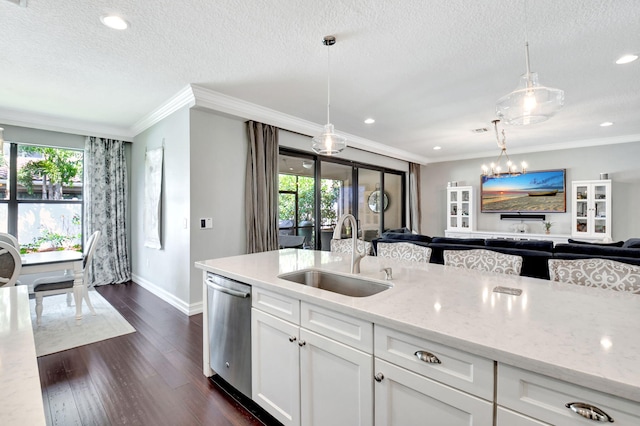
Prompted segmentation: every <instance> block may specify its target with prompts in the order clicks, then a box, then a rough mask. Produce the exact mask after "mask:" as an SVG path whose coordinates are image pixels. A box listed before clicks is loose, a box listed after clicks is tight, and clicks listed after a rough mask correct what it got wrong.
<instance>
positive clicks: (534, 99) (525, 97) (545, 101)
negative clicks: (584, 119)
mask: <svg viewBox="0 0 640 426" xmlns="http://www.w3.org/2000/svg"><path fill="white" fill-rule="evenodd" d="M524 9H525V10H524V16H525V25H524V27H525V43H524V54H525V62H526V67H527V68H526V72H525V73H524V74H523V75H522V76H521V77H520V83H519V84H518V87H516V89H515V90H514V91H513V92H511V93H509V94H508V95H505V96H503V97H501V98H500V99H498V102H497V103H496V114H497V115H498V117H499V118H501V119H502V120H503V121H504V122H505V123H506V124H513V125H516V126H526V125H528V124H535V123H540V122H542V121H545V120H548V119H549V118H550V117H552V116H553V115H555V113H556V112H558V111H559V110H560V108H562V106H563V105H564V91H563V90H560V89H554V88H551V87H545V86H541V85H540V83H539V82H538V74H537V73H535V72H531V68H530V65H529V41H528V40H527V38H528V37H527V25H526V20H527V4H526V0H525V4H524Z"/></svg>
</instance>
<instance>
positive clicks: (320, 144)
mask: <svg viewBox="0 0 640 426" xmlns="http://www.w3.org/2000/svg"><path fill="white" fill-rule="evenodd" d="M322 44H324V45H325V46H327V124H325V125H324V131H323V132H322V134H320V135H319V136H316V137H314V138H313V139H312V141H313V146H312V149H313V151H314V152H316V153H317V154H322V155H334V154H339V153H340V152H342V151H343V150H344V149H345V148H346V147H347V138H345V137H344V136H341V135H339V134H337V133H336V132H335V129H334V127H333V124H331V120H330V115H329V110H330V108H331V79H330V73H329V65H330V61H329V59H330V58H329V47H330V46H333V45H334V44H336V38H335V37H334V36H330V35H329V36H325V38H324V39H323V41H322Z"/></svg>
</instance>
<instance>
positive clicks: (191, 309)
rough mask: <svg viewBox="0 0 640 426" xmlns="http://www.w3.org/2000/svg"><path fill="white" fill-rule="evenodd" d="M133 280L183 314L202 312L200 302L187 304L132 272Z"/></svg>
mask: <svg viewBox="0 0 640 426" xmlns="http://www.w3.org/2000/svg"><path fill="white" fill-rule="evenodd" d="M132 279H133V281H134V282H135V283H136V284H138V285H139V286H140V287H142V288H144V289H146V290H149V291H150V292H151V293H153V294H154V295H156V296H158V297H159V298H160V299H162V300H164V301H165V302H167V303H168V304H170V305H171V306H173V307H174V308H176V309H177V310H179V311H180V312H182V313H183V314H185V315H189V316H191V315H195V314H199V313H202V310H203V304H202V302H197V303H192V304H188V303H186V302H185V301H184V300H182V299H179V298H177V297H176V296H175V295H173V294H171V293H169V292H168V291H167V290H165V289H163V288H160V287H158V286H157V285H156V284H154V283H152V282H151V281H148V280H145V279H144V278H142V277H141V276H139V275H136V274H132Z"/></svg>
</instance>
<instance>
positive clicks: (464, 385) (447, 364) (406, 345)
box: [374, 325, 494, 401]
mask: <svg viewBox="0 0 640 426" xmlns="http://www.w3.org/2000/svg"><path fill="white" fill-rule="evenodd" d="M374 334H375V339H374V342H375V343H374V353H375V356H376V357H378V358H382V359H385V360H387V361H389V362H391V363H394V364H396V365H399V366H401V367H404V368H406V369H408V370H411V371H414V372H416V373H418V374H421V375H423V376H426V377H429V378H431V379H433V380H437V381H439V382H441V383H444V384H447V385H449V386H452V387H454V388H457V389H460V390H462V391H465V392H469V393H471V394H473V395H476V396H479V397H480V398H484V399H486V400H489V401H493V383H494V381H493V360H490V359H487V358H483V357H479V356H477V355H473V354H470V353H468V352H465V351H460V350H458V349H454V348H451V347H449V346H444V345H441V344H440V343H436V342H433V341H429V340H425V339H421V338H418V337H415V336H411V335H408V334H405V333H401V332H399V331H396V330H391V329H389V328H386V327H381V326H378V325H376V327H375V333H374ZM418 351H422V352H423V353H426V352H428V353H430V354H432V355H435V357H437V359H438V360H439V361H440V363H437V362H426V361H423V360H421V359H420V358H419V357H418V355H417V354H416V353H417V352H418Z"/></svg>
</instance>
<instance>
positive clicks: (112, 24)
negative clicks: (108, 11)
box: [100, 15, 129, 30]
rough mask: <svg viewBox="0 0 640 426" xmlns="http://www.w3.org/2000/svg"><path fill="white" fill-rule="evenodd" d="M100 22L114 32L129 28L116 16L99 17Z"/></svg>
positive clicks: (125, 22)
mask: <svg viewBox="0 0 640 426" xmlns="http://www.w3.org/2000/svg"><path fill="white" fill-rule="evenodd" d="M100 21H101V22H102V23H103V24H105V25H106V26H107V27H109V28H113V29H114V30H126V29H127V28H129V23H128V22H127V21H125V20H124V19H123V18H121V17H119V16H116V15H103V16H101V17H100Z"/></svg>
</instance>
